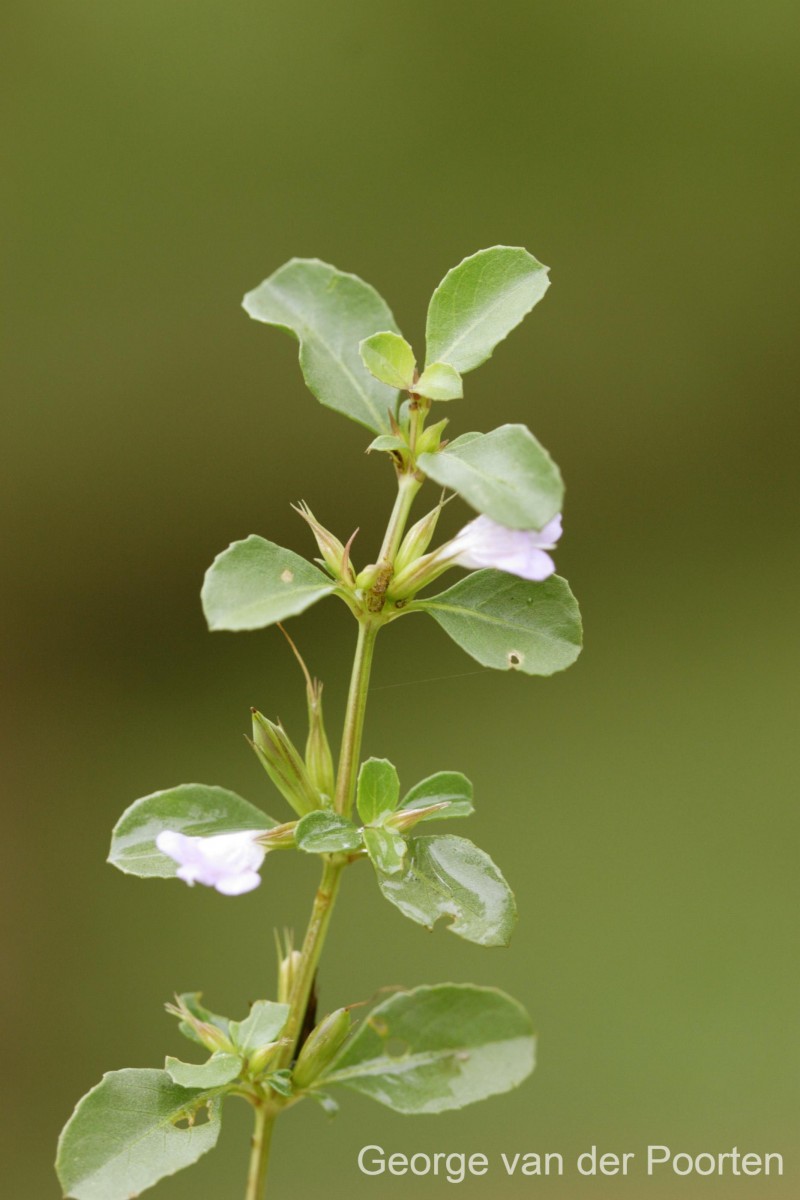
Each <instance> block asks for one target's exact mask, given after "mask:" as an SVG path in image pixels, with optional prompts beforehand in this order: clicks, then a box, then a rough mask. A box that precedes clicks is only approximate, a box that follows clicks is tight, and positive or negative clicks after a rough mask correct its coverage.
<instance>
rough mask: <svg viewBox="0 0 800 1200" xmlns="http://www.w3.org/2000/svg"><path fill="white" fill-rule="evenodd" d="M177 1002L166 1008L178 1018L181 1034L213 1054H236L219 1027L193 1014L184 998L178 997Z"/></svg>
mask: <svg viewBox="0 0 800 1200" xmlns="http://www.w3.org/2000/svg"><path fill="white" fill-rule="evenodd" d="M175 1000H176V1003H175V1004H165V1005H164V1007H165V1008H166V1010H167V1012H168V1013H171V1014H172V1015H173V1016H174V1017H178V1019H179V1021H180V1025H179V1026H178V1028H179V1029H180V1031H181V1033H183V1034H185V1035H186V1036H187V1037H190V1038H192V1037H193V1038H194V1039H195V1040H196V1041H198V1042H200V1043H201V1044H202V1045H203V1046H205V1048H206V1050H211V1051H212V1053H213V1052H216V1051H217V1050H222V1051H224V1052H225V1053H226V1054H233V1053H235V1048H234V1045H233V1043H232V1042H231V1040H230V1038H229V1037H228V1036H227V1035H226V1034H225V1033H224V1032H223V1030H222V1029H220V1027H219V1025H214V1024H213V1023H212V1022H211V1021H204V1020H203V1019H202V1018H201V1017H198V1016H197V1015H196V1014H195V1013H193V1012H192V1010H191V1009H190V1008H189V1006H188V1005H187V1003H186V1001H185V1000H184V998H183V996H176V997H175Z"/></svg>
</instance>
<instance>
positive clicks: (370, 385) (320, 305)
mask: <svg viewBox="0 0 800 1200" xmlns="http://www.w3.org/2000/svg"><path fill="white" fill-rule="evenodd" d="M243 304H244V308H245V310H246V312H247V313H248V314H249V315H250V316H251V317H253V319H254V320H256V321H263V322H264V323H265V324H267V325H274V326H276V327H277V328H278V329H282V330H284V332H286V333H289V334H292V335H293V336H294V337H296V338H297V340H298V342H299V343H300V368H301V370H302V372H303V377H304V379H305V381H306V384H307V386H308V388H309V389H310V391H311V392H313V394H314V395H315V396H316V398H317V399H318V400H319V401H320V403H321V404H324V405H325V406H326V407H327V408H333V409H335V410H336V411H337V412H340V413H343V414H344V415H345V416H346V417H350V418H351V420H353V421H358V422H359V424H361V425H366V427H367V429H372V430H374V432H375V433H381V432H386V433H388V432H389V417H388V412H389V410H390V409H391V411H392V412H394V410H395V407H396V404H397V392H396V390H395V389H394V388H392V387H388V386H387V385H386V384H385V383H381V382H380V380H378V379H375V378H374V377H373V376H372V375H370V373H369V371H367V369H366V368H365V366H364V364H363V363H362V361H361V357H360V355H359V353H358V346H359V342H361V341H362V340H363V339H364V338H367V337H369V336H370V335H371V334H373V333H374V332H375V330H376V329H385V330H391V331H392V332H395V333H399V330H398V329H397V324H396V322H395V319H394V317H393V316H392V314H391V311H390V310H389V307H388V305H387V304H386V302H385V301H384V300H382V299H381V297H380V296H379V295H378V293H377V292H376V291H375V289H374V288H373V287H370V285H369V284H368V283H365V282H364V281H363V279H359V278H358V276H357V275H349V274H347V273H346V272H344V271H338V270H337V269H336V267H332V266H330V265H329V264H328V263H324V262H320V261H319V259H316V258H293V259H291V260H290V261H289V262H287V263H285V264H284V265H283V266H282V267H279V268H278V270H277V271H275V272H274V274H272V275H270V277H269V278H268V279H265V280H264V282H263V283H261V284H259V286H258V287H257V288H254V289H253V291H251V292H248V293H247V295H246V296H245V298H244V301H243Z"/></svg>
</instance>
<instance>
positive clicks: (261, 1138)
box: [245, 1103, 276, 1200]
mask: <svg viewBox="0 0 800 1200" xmlns="http://www.w3.org/2000/svg"><path fill="white" fill-rule="evenodd" d="M275 1117H276V1113H275V1110H274V1109H273V1108H271V1107H270V1106H269V1105H267V1104H264V1103H262V1104H259V1105H258V1107H257V1108H256V1124H255V1129H254V1131H253V1138H252V1142H251V1146H252V1149H251V1151H250V1169H249V1170H248V1172H247V1191H246V1192H245V1200H261V1197H262V1196H263V1195H264V1184H265V1183H266V1179H267V1169H268V1167H269V1148H270V1144H271V1142H272V1130H273V1128H274V1127H275Z"/></svg>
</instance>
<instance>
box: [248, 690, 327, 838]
mask: <svg viewBox="0 0 800 1200" xmlns="http://www.w3.org/2000/svg"><path fill="white" fill-rule="evenodd" d="M252 712H253V741H252V746H253V749H254V750H255V752H256V754H257V755H258V757H259V760H260V762H261V765H262V767H263V768H264V770H265V771H266V772H267V774H268V775H269V777H270V779H271V780H272V782H273V783H274V784H275V787H276V788H277V789H278V791H279V792H280V793H281V795H282V796H283V797H284V799H285V800H287V801H288V802H289V804H291V806H292V808H293V809H294V811H295V812H296V813H297V814H298V816H300V817H303V816H305V815H306V813H310V812H313V811H314V810H315V809H317V808H319V807H320V797H319V793H318V792H317V790H316V788H315V787H314V785H313V783H312V782H311V780H310V778H309V775H308V771H307V770H306V765H305V763H304V762H303V760H302V758H301V757H300V755H299V754H298V752H297V750H296V749H295V747H294V746H293V745H292V743H291V741H290V740H289V737H288V736H287V733H286V730H285V729H284V728H283V726H282V725H281V724H280V722H279V723H278V724H277V725H275V724H273V722H272V721H268V720H267V718H266V717H265V716H262V714H261V713H260V712H257V711H256V709H253V710H252Z"/></svg>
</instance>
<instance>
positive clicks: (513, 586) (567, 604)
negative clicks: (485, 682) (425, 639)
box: [408, 570, 583, 675]
mask: <svg viewBox="0 0 800 1200" xmlns="http://www.w3.org/2000/svg"><path fill="white" fill-rule="evenodd" d="M408 608H409V609H412V608H413V609H421V610H423V611H425V612H427V613H430V615H431V616H432V617H433V619H434V621H437V622H438V624H439V625H441V627H442V629H444V631H445V633H448V634H449V635H450V637H451V638H452V639H453V641H454V642H456V643H457V644H458V645H459V646H460V647H461V649H462V650H466V652H467V654H470V655H472V657H473V658H474V659H476V660H477V661H478V662H479V663H482V664H483V666H485V667H494V668H495V669H496V670H499V671H509V670H516V671H522V672H524V674H526V675H553V674H554V673H555V672H556V671H563V670H564V669H565V668H566V667H569V666H571V664H572V663H574V662H575V659H576V658H577V657H578V655H579V654H580V652H581V645H582V641H583V631H582V628H581V615H580V611H579V609H578V602H577V601H576V599H575V597H574V596H573V594H572V592H571V591H570V589H569V584H568V583H567V581H566V580H565V579H561V578H560V577H559V576H558V575H552V576H551V577H550V578H549V579H546V580H545V581H544V583H532V582H531V581H530V580H527V579H518V578H517V577H516V576H515V575H507V574H506V573H505V572H504V571H492V570H486V571H475V572H473V574H471V575H467V577H466V578H465V579H460V580H459V581H458V583H455V584H453V586H452V587H451V588H448V590H447V591H446V592H441V593H440V594H439V595H438V596H432V597H431V598H430V599H426V600H415V601H413V602H412V603H411V604H409V606H408Z"/></svg>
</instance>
